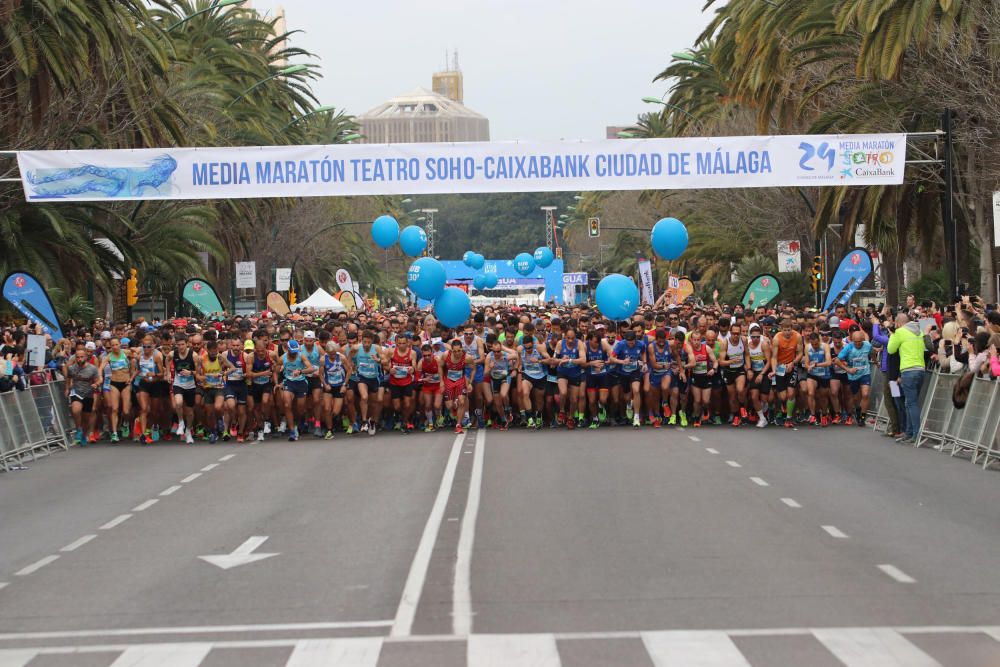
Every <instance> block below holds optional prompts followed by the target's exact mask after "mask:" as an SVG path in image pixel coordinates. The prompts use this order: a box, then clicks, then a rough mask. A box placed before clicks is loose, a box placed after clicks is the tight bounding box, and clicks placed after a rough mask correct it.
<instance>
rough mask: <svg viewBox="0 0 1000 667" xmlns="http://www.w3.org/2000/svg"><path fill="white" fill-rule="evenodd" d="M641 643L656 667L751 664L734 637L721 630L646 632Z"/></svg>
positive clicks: (737, 665)
mask: <svg viewBox="0 0 1000 667" xmlns="http://www.w3.org/2000/svg"><path fill="white" fill-rule="evenodd" d="M642 643H643V644H644V645H645V646H646V652H647V653H648V654H649V657H650V659H652V661H653V664H654V665H655V666H656V667H668V666H672V665H697V666H698V667H715V666H718V667H741V666H744V665H745V666H746V667H750V663H749V662H747V660H746V658H744V657H743V654H742V653H741V652H740V650H739V649H738V648H736V644H734V643H733V640H732V639H730V638H729V637H728V636H727V635H726V633H725V632H721V631H712V630H706V631H699V630H670V631H666V632H643V633H642Z"/></svg>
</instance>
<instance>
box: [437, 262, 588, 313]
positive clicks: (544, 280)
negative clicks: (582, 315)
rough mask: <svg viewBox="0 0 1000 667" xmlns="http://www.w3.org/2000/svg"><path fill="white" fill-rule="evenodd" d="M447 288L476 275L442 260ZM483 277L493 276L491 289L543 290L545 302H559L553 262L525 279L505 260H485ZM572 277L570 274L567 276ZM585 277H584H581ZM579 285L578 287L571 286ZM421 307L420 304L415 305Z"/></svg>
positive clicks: (559, 268)
mask: <svg viewBox="0 0 1000 667" xmlns="http://www.w3.org/2000/svg"><path fill="white" fill-rule="evenodd" d="M441 264H442V265H443V266H444V270H445V276H446V278H447V282H448V284H449V285H450V284H456V285H457V284H460V283H466V284H471V283H472V279H473V278H475V277H476V274H477V273H479V272H480V271H477V270H476V269H473V268H470V267H468V266H466V265H465V262H463V261H462V260H442V261H441ZM482 272H483V273H495V274H496V275H497V286H496V287H495V288H494V289H518V288H521V287H543V286H544V287H545V301H552V300H555V301H556V302H557V303H560V304H562V302H563V285H564V277H565V274H563V260H561V259H556V260H553V262H552V263H551V264H549V265H548V266H547V267H545V268H544V269H543V268H541V267H540V266H536V267H535V270H534V271H532V272H531V273H529V274H528V275H527V276H522V275H521V274H519V273H518V272H517V271H515V270H514V262H513V261H511V260H509V259H488V260H486V262H485V263H484V264H483V268H482ZM570 275H573V274H570ZM584 275H585V274H584ZM574 284H579V283H574ZM419 303H420V304H421V305H422V304H423V303H424V301H423V300H420V302H419Z"/></svg>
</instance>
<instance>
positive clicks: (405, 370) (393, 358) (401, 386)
mask: <svg viewBox="0 0 1000 667" xmlns="http://www.w3.org/2000/svg"><path fill="white" fill-rule="evenodd" d="M382 365H383V368H385V370H386V372H387V373H388V375H389V396H390V397H391V398H392V409H393V411H394V412H395V414H396V420H397V421H396V425H397V426H396V428H397V430H400V431H402V432H403V433H404V434H409V433H413V410H414V405H413V386H414V384H415V383H416V382H415V380H416V367H417V355H416V354H415V353H414V352H413V350H412V349H410V339H409V338H408V337H407V335H406V334H399V335H397V336H396V347H395V349H393V350H386V351H385V352H384V353H383V360H382Z"/></svg>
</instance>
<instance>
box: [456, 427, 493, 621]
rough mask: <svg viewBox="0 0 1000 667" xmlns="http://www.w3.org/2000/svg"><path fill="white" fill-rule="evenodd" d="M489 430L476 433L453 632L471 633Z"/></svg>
mask: <svg viewBox="0 0 1000 667" xmlns="http://www.w3.org/2000/svg"><path fill="white" fill-rule="evenodd" d="M485 450H486V431H484V430H479V431H478V432H477V433H476V455H475V457H473V459H472V477H471V479H470V480H469V496H468V499H467V500H466V502H465V513H464V514H463V515H462V527H461V528H460V529H459V534H458V556H457V558H456V560H455V581H454V585H453V586H452V595H451V606H452V632H454V633H455V634H456V635H468V634H471V633H472V546H473V544H474V543H475V540H476V517H477V516H478V515H479V498H480V495H481V491H482V487H483V457H484V456H485V453H486V451H485Z"/></svg>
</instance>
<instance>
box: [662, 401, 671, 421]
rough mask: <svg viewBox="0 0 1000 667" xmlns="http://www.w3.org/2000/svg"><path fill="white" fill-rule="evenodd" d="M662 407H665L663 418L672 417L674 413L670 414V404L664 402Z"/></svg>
mask: <svg viewBox="0 0 1000 667" xmlns="http://www.w3.org/2000/svg"><path fill="white" fill-rule="evenodd" d="M662 407H663V418H664V419H667V418H669V417H671V416H672V415H671V414H670V406H669V405H667V404H666V403H664V404H663V406H662Z"/></svg>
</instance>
